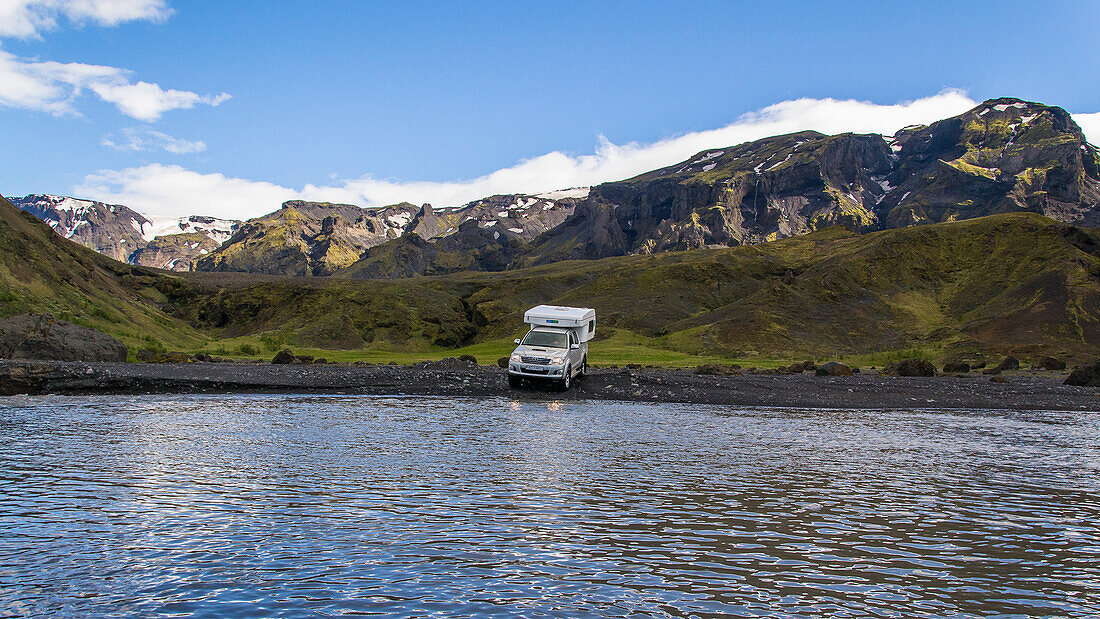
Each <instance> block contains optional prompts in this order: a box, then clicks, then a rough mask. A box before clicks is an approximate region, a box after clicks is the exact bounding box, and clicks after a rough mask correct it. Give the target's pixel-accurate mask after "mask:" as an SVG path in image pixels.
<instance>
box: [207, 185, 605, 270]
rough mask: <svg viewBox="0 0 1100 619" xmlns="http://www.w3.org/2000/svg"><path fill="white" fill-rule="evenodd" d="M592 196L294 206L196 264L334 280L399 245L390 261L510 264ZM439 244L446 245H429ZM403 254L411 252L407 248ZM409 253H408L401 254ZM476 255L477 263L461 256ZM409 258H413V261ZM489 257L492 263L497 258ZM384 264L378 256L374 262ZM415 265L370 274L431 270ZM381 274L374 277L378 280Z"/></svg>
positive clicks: (245, 227)
mask: <svg viewBox="0 0 1100 619" xmlns="http://www.w3.org/2000/svg"><path fill="white" fill-rule="evenodd" d="M583 193H586V192H585V191H583V190H582V191H580V192H578V191H574V192H572V193H570V192H557V193H555V194H546V195H545V196H526V195H502V196H491V197H488V198H483V199H481V200H477V201H475V202H471V203H469V204H466V205H465V206H462V207H456V208H433V207H432V206H431V205H430V204H425V205H423V206H419V207H418V206H414V205H412V204H409V203H402V204H395V205H392V206H386V207H382V208H363V207H359V206H354V205H351V204H331V203H327V202H303V201H299V200H292V201H289V202H286V203H284V204H283V205H282V208H280V209H279V210H278V211H275V212H274V213H271V214H269V215H265V216H263V217H259V218H256V219H251V220H249V221H247V222H245V223H244V224H242V225H241V227H240V228H239V229H238V230H237V232H236V233H235V234H234V235H233V236H232V237H231V238H230V239H229V240H228V241H226V243H225V244H224V245H222V247H221V248H219V249H217V250H216V251H213V252H211V253H210V254H209V255H206V256H203V257H202V258H200V259H199V260H198V261H196V263H195V268H196V270H200V271H239V272H248V273H269V274H278V275H317V276H323V275H331V274H332V273H335V272H336V271H338V270H340V269H343V268H345V267H348V266H349V265H352V264H353V263H356V262H357V261H358V260H360V258H361V257H363V256H364V252H367V250H369V249H370V248H373V247H376V246H381V245H383V244H385V243H387V242H393V243H394V245H393V246H392V247H389V248H387V250H386V253H387V255H391V256H393V255H397V256H403V255H406V254H407V253H408V252H409V251H411V252H412V254H415V253H417V252H423V251H425V250H427V251H428V252H429V253H430V254H431V255H432V258H431V259H429V262H430V261H431V260H434V259H435V256H436V255H437V254H441V253H442V254H447V255H451V256H452V257H451V258H450V260H451V263H453V266H454V268H448V269H444V271H445V272H450V271H451V270H461V268H474V267H481V268H482V269H483V270H484V269H485V268H486V267H491V268H492V269H493V270H499V269H502V268H505V267H506V266H507V265H508V262H509V260H508V254H507V253H506V252H503V251H498V250H503V249H505V248H507V247H519V246H520V245H523V244H526V243H529V242H530V241H532V240H534V239H535V238H536V237H537V236H538V235H540V234H542V233H543V232H546V231H547V230H550V229H552V228H554V227H556V226H558V225H560V224H561V223H562V222H563V221H565V219H566V218H567V217H568V216H569V215H570V214H572V212H573V207H574V206H575V204H576V203H577V202H578V201H579V198H578V197H569V196H579V195H582V194H583ZM436 239H439V240H440V241H439V242H440V243H441V244H440V245H438V246H435V245H431V246H430V248H429V245H428V244H426V241H429V240H436ZM403 248H404V249H403ZM402 252H405V253H402ZM465 253H470V254H471V256H470V257H464V256H463V255H462V254H465ZM412 254H408V255H410V256H411V255H412ZM490 254H491V255H492V257H490ZM375 260H376V261H377V257H376V258H375ZM421 262H423V261H422V260H421V261H420V262H418V261H417V260H416V259H413V264H412V265H411V266H410V265H408V264H404V263H402V262H401V261H398V263H394V264H392V265H390V263H389V262H387V265H388V266H386V268H385V269H379V268H373V269H372V268H365V269H364V273H368V272H369V273H372V274H374V273H377V274H378V275H377V276H381V275H382V274H392V273H394V272H395V271H394V270H393V269H398V270H402V269H404V271H401V272H406V273H408V274H409V275H411V274H415V273H421V272H426V269H429V268H430V267H429V266H428V262H423V264H421ZM372 276H374V275H372Z"/></svg>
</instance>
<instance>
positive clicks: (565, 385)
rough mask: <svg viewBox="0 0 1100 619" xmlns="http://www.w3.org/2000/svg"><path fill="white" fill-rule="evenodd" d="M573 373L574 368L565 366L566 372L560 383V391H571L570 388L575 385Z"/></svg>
mask: <svg viewBox="0 0 1100 619" xmlns="http://www.w3.org/2000/svg"><path fill="white" fill-rule="evenodd" d="M572 373H573V368H571V367H569V366H565V372H564V373H563V374H562V376H561V380H560V381H558V390H559V391H569V386H570V385H572V384H573V377H572V376H570V374H572Z"/></svg>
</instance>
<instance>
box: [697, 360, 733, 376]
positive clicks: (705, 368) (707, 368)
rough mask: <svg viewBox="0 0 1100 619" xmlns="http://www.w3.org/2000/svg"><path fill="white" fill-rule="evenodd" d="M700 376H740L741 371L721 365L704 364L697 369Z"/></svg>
mask: <svg viewBox="0 0 1100 619" xmlns="http://www.w3.org/2000/svg"><path fill="white" fill-rule="evenodd" d="M695 374H697V375H699V376H740V374H741V371H740V370H737V369H735V368H732V367H730V366H728V365H722V364H721V363H704V364H703V365H700V366H699V367H697V368H695Z"/></svg>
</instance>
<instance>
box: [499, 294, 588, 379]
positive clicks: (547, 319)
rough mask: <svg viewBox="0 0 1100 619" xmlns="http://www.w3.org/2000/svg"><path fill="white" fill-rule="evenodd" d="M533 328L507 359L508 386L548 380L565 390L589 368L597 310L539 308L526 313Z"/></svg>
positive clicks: (518, 340) (547, 306)
mask: <svg viewBox="0 0 1100 619" xmlns="http://www.w3.org/2000/svg"><path fill="white" fill-rule="evenodd" d="M523 322H525V323H527V324H529V325H531V329H530V330H529V331H528V332H527V334H526V335H525V336H523V339H517V340H516V344H518V346H516V349H515V350H513V351H512V355H511V357H509V358H508V384H509V385H510V386H512V387H518V386H520V384H521V383H522V382H523V381H525V380H526V381H532V380H549V381H552V382H554V383H555V384H557V385H558V387H559V388H560V389H562V390H566V389H569V386H570V384H571V383H572V381H573V379H574V378H575V377H576V378H581V377H583V376H584V374H585V372H586V370H587V368H588V342H590V341H591V340H592V338H593V337H594V336H595V335H596V310H594V309H591V308H588V307H563V306H558V305H539V306H536V307H532V308H531V309H529V310H527V312H526V313H524V315H523Z"/></svg>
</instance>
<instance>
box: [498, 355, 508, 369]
mask: <svg viewBox="0 0 1100 619" xmlns="http://www.w3.org/2000/svg"><path fill="white" fill-rule="evenodd" d="M497 367H498V368H501V369H504V370H507V369H508V357H501V358H500V359H497Z"/></svg>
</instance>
